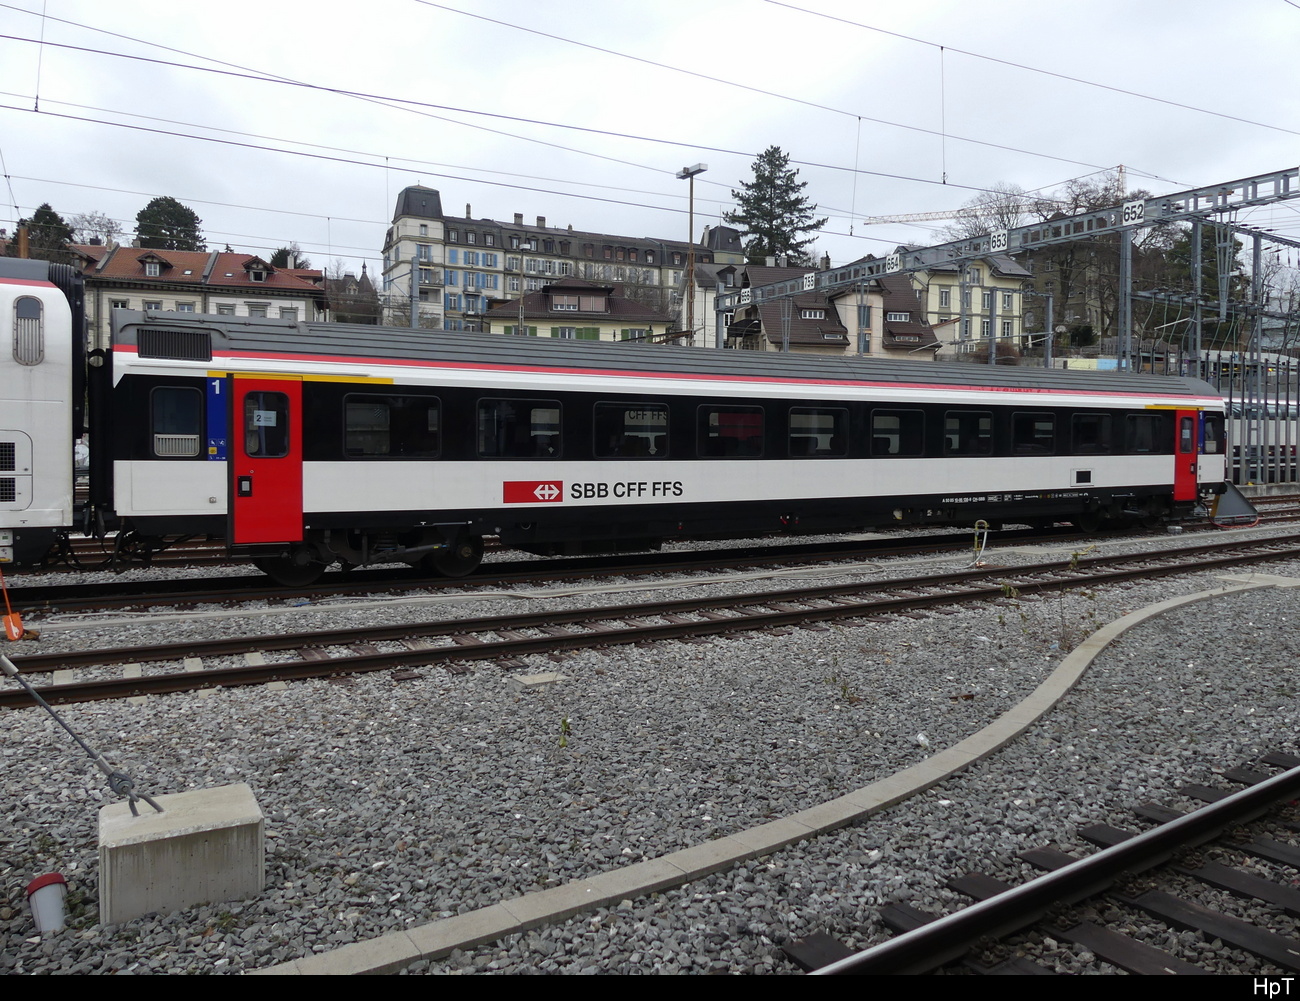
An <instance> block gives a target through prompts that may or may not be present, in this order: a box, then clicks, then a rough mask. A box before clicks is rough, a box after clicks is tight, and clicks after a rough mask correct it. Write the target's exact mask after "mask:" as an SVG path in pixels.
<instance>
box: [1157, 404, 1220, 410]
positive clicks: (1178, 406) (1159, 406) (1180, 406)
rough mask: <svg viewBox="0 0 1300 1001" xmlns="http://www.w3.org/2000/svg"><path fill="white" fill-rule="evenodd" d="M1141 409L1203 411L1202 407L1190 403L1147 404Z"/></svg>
mask: <svg viewBox="0 0 1300 1001" xmlns="http://www.w3.org/2000/svg"><path fill="white" fill-rule="evenodd" d="M1143 409H1145V410H1204V409H1205V408H1204V407H1197V406H1194V405H1192V404H1190V403H1148V404H1147V405H1146V406H1145V407H1144V408H1143Z"/></svg>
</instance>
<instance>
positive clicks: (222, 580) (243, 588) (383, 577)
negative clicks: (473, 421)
mask: <svg viewBox="0 0 1300 1001" xmlns="http://www.w3.org/2000/svg"><path fill="white" fill-rule="evenodd" d="M971 538H972V536H971V533H969V532H962V533H955V534H945V535H941V536H926V537H922V538H916V537H909V538H904V539H891V538H877V539H869V540H865V541H864V540H858V541H850V542H825V543H794V544H789V543H787V544H782V545H772V546H745V547H740V548H732V549H726V550H696V551H690V552H668V553H645V554H640V555H638V556H635V557H628V556H627V555H618V556H579V557H568V558H565V559H564V560H562V561H547V562H539V561H537V560H521V561H513V562H510V563H495V564H489V565H485V566H484V568H483V569H482V570H481V571H480V572H479V573H477V574H475V575H473V576H472V577H464V578H455V579H452V578H441V577H440V578H430V577H428V576H426V575H424V574H421V573H419V572H418V571H415V570H412V569H410V568H406V567H402V568H393V567H380V568H374V569H368V570H355V571H351V572H348V573H345V572H342V571H331V572H330V573H329V574H327V575H326V577H325V578H324V580H323V582H322V583H318V584H313V585H311V586H310V587H302V588H286V587H283V586H281V585H279V584H275V583H274V582H272V581H271V580H270V579H269V578H266V577H264V576H262V575H261V574H251V575H250V574H244V575H239V576H230V577H200V578H182V579H175V580H170V581H167V582H166V583H165V584H160V583H159V582H158V581H156V580H137V581H127V580H116V581H112V582H110V583H91V584H86V583H72V584H33V585H23V584H21V583H15V584H14V586H12V587H11V588H10V599H11V600H12V601H13V603H14V606H15V607H16V608H18V609H19V610H20V611H36V610H47V611H60V612H67V611H88V610H94V609H109V608H128V607H137V606H147V605H181V604H183V605H187V606H189V605H202V604H211V603H215V602H223V601H251V600H286V599H288V600H296V599H301V598H310V599H314V598H321V597H332V596H335V595H341V594H356V593H365V592H375V591H400V590H408V589H410V588H413V587H414V588H428V587H437V588H447V587H453V588H457V587H458V588H479V587H497V586H503V585H510V584H521V583H523V584H531V583H538V582H548V581H556V580H572V579H581V578H583V577H589V576H591V575H593V574H598V573H599V574H611V573H617V574H619V575H620V576H626V575H637V574H657V573H673V572H692V571H712V570H719V569H735V568H741V567H755V566H764V565H772V564H781V565H799V564H816V563H821V562H826V561H830V560H839V559H844V560H851V559H864V558H868V559H874V558H883V557H886V556H906V555H918V554H924V553H934V552H950V551H954V550H960V549H962V548H967V549H969V547H970V545H971ZM998 538H999V542H1001V543H1003V544H1021V545H1029V544H1033V543H1041V542H1045V541H1051V542H1065V541H1071V540H1074V539H1077V538H1083V537H1082V536H1079V535H1078V533H1076V532H1073V531H1072V530H1070V529H1064V528H1062V529H1052V530H1049V531H1046V532H1044V531H1041V530H1031V529H1021V530H1015V531H1011V532H1004V533H1001V534H1000V535H999V537H998ZM21 580H22V577H21V576H19V577H17V578H15V581H17V582H21Z"/></svg>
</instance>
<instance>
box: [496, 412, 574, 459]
mask: <svg viewBox="0 0 1300 1001" xmlns="http://www.w3.org/2000/svg"><path fill="white" fill-rule="evenodd" d="M478 454H479V455H480V456H481V457H482V458H484V459H558V458H559V457H560V403H559V401H558V400H479V402H478Z"/></svg>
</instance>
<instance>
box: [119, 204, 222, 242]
mask: <svg viewBox="0 0 1300 1001" xmlns="http://www.w3.org/2000/svg"><path fill="white" fill-rule="evenodd" d="M202 222H203V220H202V219H200V218H199V217H198V216H197V215H195V214H194V210H193V209H190V208H187V207H186V206H184V205H182V204H181V203H180V202H178V201H177V200H176V199H175V198H169V197H167V196H165V195H164V196H162V197H160V198H155V199H154V200H153V201H151V202H150V203H149V204H148V205H146V206H145V207H144V208H142V209H141V210H140V213H139V214H138V215H137V216H136V217H135V235H136V238H137V239H138V240H139V241H140V246H142V247H148V248H150V249H152V250H207V249H208V248H207V244H206V243H205V242H204V240H203V232H202V231H201V230H200V229H199V226H200V224H201V223H202Z"/></svg>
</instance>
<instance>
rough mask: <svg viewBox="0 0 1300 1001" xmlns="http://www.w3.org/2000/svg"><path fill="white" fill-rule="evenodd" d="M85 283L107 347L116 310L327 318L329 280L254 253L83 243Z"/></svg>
mask: <svg viewBox="0 0 1300 1001" xmlns="http://www.w3.org/2000/svg"><path fill="white" fill-rule="evenodd" d="M72 251H73V253H74V255H75V258H76V259H77V260H78V261H79V262H80V263H81V267H82V271H83V273H84V274H85V280H86V321H87V325H88V327H89V334H88V339H89V342H90V346H91V347H92V348H94V347H100V348H106V347H107V346H108V343H109V316H110V313H111V312H112V310H114V309H139V310H158V311H166V312H178V313H215V314H218V315H223V316H253V317H258V316H261V317H273V318H278V319H282V320H308V321H321V320H324V319H326V318H327V316H328V304H327V300H326V291H325V276H324V274H323V273H322V272H320V271H316V270H313V269H309V268H273V267H271V265H270V264H268V263H267V262H266V261H264V260H262V258H260V257H257V256H255V255H253V254H239V253H229V252H223V251H190V250H146V249H142V248H140V247H119V246H111V247H104V246H99V245H91V244H88V245H76V246H74V247H73V248H72Z"/></svg>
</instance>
